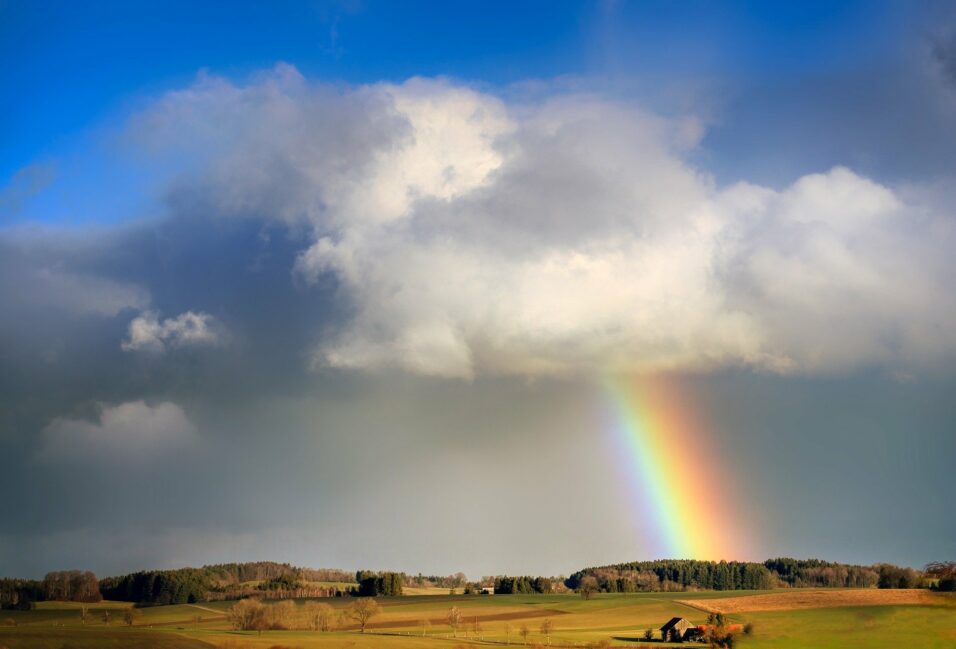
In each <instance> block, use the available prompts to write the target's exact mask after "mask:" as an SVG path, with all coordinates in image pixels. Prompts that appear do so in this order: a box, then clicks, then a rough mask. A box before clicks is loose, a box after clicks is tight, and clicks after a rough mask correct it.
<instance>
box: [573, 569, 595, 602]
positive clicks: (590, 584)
mask: <svg viewBox="0 0 956 649" xmlns="http://www.w3.org/2000/svg"><path fill="white" fill-rule="evenodd" d="M578 590H579V592H580V593H581V597H583V598H584V599H586V600H587V599H591V595H593V594H594V593H596V592H597V591H598V582H597V579H595V578H594V577H592V576H590V575H589V576H587V577H585V578H584V579H582V580H581V587H580V588H579V589H578Z"/></svg>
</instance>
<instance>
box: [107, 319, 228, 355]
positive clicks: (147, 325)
mask: <svg viewBox="0 0 956 649" xmlns="http://www.w3.org/2000/svg"><path fill="white" fill-rule="evenodd" d="M222 342H223V333H222V331H221V328H220V327H218V324H217V322H216V320H215V318H213V317H212V316H211V315H209V314H208V313H201V312H200V313H194V312H192V311H186V312H185V313H181V314H180V315H178V316H176V317H175V318H166V319H165V320H163V321H160V320H159V316H158V315H157V314H156V313H155V312H153V311H146V312H144V313H141V314H140V315H138V316H137V317H135V318H133V320H132V321H131V322H130V323H129V336H128V338H126V339H125V340H123V341H122V342H121V343H120V346H121V347H122V349H123V351H127V352H133V351H147V352H153V353H162V352H164V351H166V349H167V347H186V346H199V345H218V344H220V343H222Z"/></svg>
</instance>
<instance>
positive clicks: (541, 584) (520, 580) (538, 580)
mask: <svg viewBox="0 0 956 649" xmlns="http://www.w3.org/2000/svg"><path fill="white" fill-rule="evenodd" d="M494 586H495V593H500V594H503V595H510V594H514V595H519V594H521V595H525V594H529V595H530V594H535V593H539V594H547V593H550V592H552V590H553V585H552V582H551V579H550V578H549V577H529V576H523V577H508V576H506V575H501V576H498V577H495V578H494Z"/></svg>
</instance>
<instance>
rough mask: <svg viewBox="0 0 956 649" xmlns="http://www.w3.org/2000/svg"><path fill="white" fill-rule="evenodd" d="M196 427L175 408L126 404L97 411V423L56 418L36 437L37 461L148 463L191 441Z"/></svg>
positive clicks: (104, 407)
mask: <svg viewBox="0 0 956 649" xmlns="http://www.w3.org/2000/svg"><path fill="white" fill-rule="evenodd" d="M195 435H196V428H195V426H194V425H193V424H192V422H191V421H189V419H188V418H187V417H186V413H185V412H184V411H183V409H182V408H181V407H180V406H178V405H177V404H175V403H172V402H168V401H167V402H163V403H160V404H158V405H156V406H150V405H148V404H147V403H146V402H144V401H130V402H127V403H121V404H119V405H115V406H106V405H101V406H100V413H99V419H98V421H87V420H84V419H70V418H57V419H54V420H53V421H52V422H50V423H49V424H48V425H47V426H46V427H45V428H44V429H43V431H42V432H41V440H42V446H41V448H40V452H39V457H40V459H42V460H48V461H64V460H66V461H69V460H81V459H82V460H88V459H96V458H101V459H113V458H118V459H123V460H137V459H149V458H151V457H153V456H155V455H156V454H157V453H162V452H167V451H170V450H172V449H175V448H178V447H181V446H183V445H184V444H188V443H190V442H192V441H193V440H194V439H195Z"/></svg>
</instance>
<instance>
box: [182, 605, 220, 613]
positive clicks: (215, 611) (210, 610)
mask: <svg viewBox="0 0 956 649" xmlns="http://www.w3.org/2000/svg"><path fill="white" fill-rule="evenodd" d="M186 606H191V607H193V608H198V609H199V610H200V611H209V612H210V613H215V614H216V615H219V616H222V615H225V613H224V612H223V611H217V610H216V609H214V608H209V607H208V606H200V605H199V604H186Z"/></svg>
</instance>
